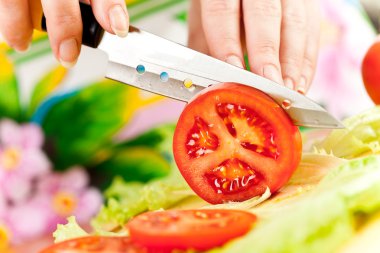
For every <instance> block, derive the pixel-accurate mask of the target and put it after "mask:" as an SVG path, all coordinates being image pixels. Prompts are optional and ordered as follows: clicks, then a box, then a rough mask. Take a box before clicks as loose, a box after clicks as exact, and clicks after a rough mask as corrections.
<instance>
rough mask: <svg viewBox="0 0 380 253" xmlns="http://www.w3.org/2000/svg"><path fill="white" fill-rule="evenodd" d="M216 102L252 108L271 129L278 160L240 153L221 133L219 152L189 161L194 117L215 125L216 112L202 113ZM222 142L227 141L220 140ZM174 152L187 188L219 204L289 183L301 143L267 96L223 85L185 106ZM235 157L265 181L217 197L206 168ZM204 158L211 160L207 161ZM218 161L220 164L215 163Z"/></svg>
mask: <svg viewBox="0 0 380 253" xmlns="http://www.w3.org/2000/svg"><path fill="white" fill-rule="evenodd" d="M216 100H218V101H216ZM217 102H218V103H224V102H225V103H232V104H236V105H241V106H245V107H247V108H252V109H253V111H255V113H257V114H258V115H259V116H260V117H261V118H263V120H264V121H266V122H268V124H269V125H270V126H271V127H272V128H273V132H274V134H275V136H276V144H277V146H278V148H279V150H280V151H281V155H280V156H279V158H278V159H277V160H276V161H275V162H274V160H273V159H272V161H270V159H266V158H263V157H258V156H257V155H255V154H252V152H249V151H240V150H241V149H239V148H237V146H238V144H236V143H235V141H234V140H230V137H227V136H226V134H221V135H219V141H220V142H221V144H220V145H219V146H218V150H216V151H214V152H213V153H211V154H207V155H204V157H202V159H191V158H190V157H189V156H188V155H187V154H188V153H187V152H188V151H187V147H186V142H187V136H188V132H189V129H191V128H192V125H193V124H194V117H195V116H197V115H202V116H203V119H204V120H205V121H207V123H209V124H215V125H218V122H219V123H220V120H218V119H217V118H218V115H217V113H215V112H214V111H213V110H212V109H211V110H209V112H207V113H204V112H202V111H203V110H205V108H212V107H213V106H215V104H216V103H217ZM215 128H218V126H217V127H215ZM219 128H220V127H219ZM214 130H215V129H214ZM224 139H227V140H230V141H223V140H224ZM223 142H224V143H223ZM173 150H174V158H175V161H176V163H177V166H178V168H179V170H180V172H181V174H182V175H183V177H184V178H185V180H186V181H187V182H188V184H189V185H190V187H191V188H192V189H193V190H194V191H195V192H196V193H197V194H198V195H199V196H200V197H201V198H203V199H204V200H206V201H207V202H209V203H212V204H219V203H223V202H228V201H244V200H247V199H250V198H252V197H254V196H257V195H261V194H263V193H264V192H265V190H266V188H267V187H269V188H270V190H271V192H272V193H273V192H275V191H277V190H278V189H280V188H281V187H282V186H283V185H284V184H285V183H286V182H287V181H288V180H289V178H290V176H291V175H292V173H293V171H294V170H295V169H296V168H297V166H298V164H299V162H300V159H301V154H302V142H301V135H300V133H299V130H298V128H297V127H296V126H294V125H293V123H292V121H291V119H290V118H289V117H288V115H287V114H286V113H285V112H284V110H283V109H282V108H281V107H280V106H279V105H278V104H277V103H275V102H274V101H273V100H272V99H271V98H270V97H269V96H267V95H266V94H264V93H263V92H261V91H258V90H256V89H254V88H251V87H248V86H245V85H240V84H236V83H223V84H218V85H213V86H212V87H210V88H208V89H205V90H204V91H202V92H200V93H199V94H198V95H197V96H196V97H194V98H193V99H192V100H191V101H190V102H189V104H188V105H187V106H186V107H185V109H184V111H183V113H182V114H181V116H180V118H179V121H178V124H177V127H176V131H175V133H174V140H173ZM236 155H238V156H239V159H240V160H242V162H244V163H246V164H248V165H252V166H251V167H252V168H255V169H256V171H258V172H259V173H261V174H262V175H263V177H264V180H263V181H261V182H260V183H258V184H257V185H256V186H255V187H251V188H250V189H249V190H246V191H240V192H239V193H236V194H228V195H226V194H220V193H219V194H218V193H217V192H216V191H215V189H213V187H211V186H210V184H209V183H208V182H207V180H206V179H205V177H204V175H203V173H205V170H206V169H211V168H212V167H215V166H217V165H218V164H220V163H221V162H222V161H224V160H223V159H231V158H233V157H234V156H236ZM207 156H209V157H210V159H207ZM217 160H220V161H219V162H218V163H216V161H217ZM255 166H256V167H255Z"/></svg>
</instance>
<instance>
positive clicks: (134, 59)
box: [31, 1, 344, 128]
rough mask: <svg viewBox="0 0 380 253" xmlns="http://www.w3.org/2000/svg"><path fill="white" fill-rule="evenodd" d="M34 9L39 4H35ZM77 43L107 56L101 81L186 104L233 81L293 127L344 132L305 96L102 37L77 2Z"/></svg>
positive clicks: (150, 42)
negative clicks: (267, 100) (274, 106)
mask: <svg viewBox="0 0 380 253" xmlns="http://www.w3.org/2000/svg"><path fill="white" fill-rule="evenodd" d="M31 3H32V4H31V8H32V13H33V26H34V27H35V28H36V29H38V30H44V31H46V20H45V17H44V15H43V13H42V8H41V6H40V1H31ZM38 4H39V5H38ZM80 5H81V15H82V22H83V37H82V44H83V45H85V46H89V47H92V48H96V49H99V50H102V51H104V52H105V53H106V54H107V55H108V64H107V70H106V78H109V79H113V80H116V81H119V82H122V83H125V84H128V85H131V86H134V87H137V88H139V89H143V90H146V91H149V92H153V93H156V94H160V95H163V96H166V97H170V98H173V99H177V100H181V101H185V102H188V101H189V100H191V99H192V97H194V95H195V94H197V93H198V92H200V91H201V90H203V89H204V88H207V87H209V86H210V85H213V84H217V83H222V82H235V83H241V84H244V85H247V86H251V87H253V88H256V89H258V90H261V91H263V92H265V93H266V94H267V95H269V96H270V97H272V99H274V100H275V101H276V102H277V103H278V104H279V105H281V106H282V107H283V108H284V109H285V110H286V112H287V113H288V115H289V116H290V118H291V119H292V121H293V123H294V124H295V125H298V126H305V127H314V128H343V127H344V126H343V125H342V123H341V122H340V121H338V120H337V119H335V118H334V117H333V116H331V115H330V114H329V113H328V112H327V111H326V110H325V109H323V108H322V107H321V106H320V105H318V104H317V103H315V102H314V101H312V100H310V99H309V98H307V97H306V96H304V95H302V94H300V93H298V92H295V91H293V90H291V89H289V88H287V87H285V86H282V85H279V84H277V83H275V82H273V81H271V80H268V79H266V78H264V77H261V76H258V75H256V74H253V73H252V72H249V71H246V70H244V69H240V68H238V67H235V66H233V65H230V64H228V63H225V62H223V61H220V60H217V59H215V58H212V57H210V56H208V55H205V54H202V53H199V52H197V51H194V50H191V49H189V48H187V47H185V46H182V45H179V44H177V43H174V42H172V41H169V40H166V39H164V38H161V37H159V36H156V35H154V34H151V33H148V32H146V31H143V30H140V29H138V28H135V27H133V26H130V29H129V34H128V36H127V37H126V38H119V37H117V36H116V35H113V34H110V33H107V32H105V31H104V30H103V28H102V27H101V26H100V25H99V23H98V22H97V21H96V18H95V16H94V14H93V12H92V9H91V6H89V5H86V4H83V3H80Z"/></svg>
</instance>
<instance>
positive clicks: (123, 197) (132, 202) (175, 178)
mask: <svg viewBox="0 0 380 253" xmlns="http://www.w3.org/2000/svg"><path fill="white" fill-rule="evenodd" d="M104 195H105V197H106V198H107V199H108V200H107V203H106V205H104V206H103V207H102V209H101V210H100V212H99V214H98V215H97V217H95V218H94V219H93V220H92V223H91V224H92V226H93V227H94V228H95V229H96V230H97V231H114V230H115V229H120V228H122V227H123V226H124V225H125V224H126V223H127V221H128V220H129V219H131V218H132V217H134V216H135V215H137V214H139V213H141V212H144V211H151V210H158V209H161V208H168V207H170V206H172V205H174V204H176V203H178V202H179V201H181V200H183V199H185V198H187V197H189V196H193V195H194V193H193V192H192V191H191V190H190V188H189V186H188V185H187V183H186V182H185V180H184V179H183V178H182V177H181V175H179V173H178V172H177V173H175V172H174V171H173V172H172V173H171V174H170V175H169V176H167V177H164V178H160V179H156V180H153V181H150V182H148V183H146V184H142V183H136V182H125V181H124V180H123V179H122V178H120V177H119V178H116V179H115V181H114V182H113V184H112V185H111V187H110V188H109V189H108V190H106V192H105V193H104Z"/></svg>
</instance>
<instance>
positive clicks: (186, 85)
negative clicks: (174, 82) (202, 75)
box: [183, 78, 193, 88]
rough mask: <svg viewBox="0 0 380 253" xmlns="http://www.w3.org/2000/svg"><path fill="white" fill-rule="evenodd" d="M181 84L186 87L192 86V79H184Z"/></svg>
mask: <svg viewBox="0 0 380 253" xmlns="http://www.w3.org/2000/svg"><path fill="white" fill-rule="evenodd" d="M183 85H184V86H185V87H186V88H191V86H193V81H192V80H191V79H188V78H187V79H185V80H184V81H183Z"/></svg>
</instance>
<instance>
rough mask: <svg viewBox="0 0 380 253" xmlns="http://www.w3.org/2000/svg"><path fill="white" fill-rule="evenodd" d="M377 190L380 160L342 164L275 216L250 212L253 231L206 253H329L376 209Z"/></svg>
mask: <svg viewBox="0 0 380 253" xmlns="http://www.w3.org/2000/svg"><path fill="white" fill-rule="evenodd" d="M379 191H380V156H376V155H374V156H368V157H364V158H360V159H355V160H350V161H347V162H346V163H344V164H343V165H341V166H339V167H337V168H335V169H333V170H331V171H330V172H329V173H328V174H327V176H326V177H324V179H323V180H322V181H321V182H320V183H319V184H318V185H317V186H316V187H315V188H314V189H313V190H312V191H309V192H307V193H306V194H304V197H303V198H301V199H299V200H298V201H297V202H296V203H293V204H292V205H290V206H289V208H287V209H282V210H281V214H280V215H272V216H270V217H265V216H260V213H261V211H263V208H260V206H259V207H257V208H253V209H251V211H253V212H255V211H258V212H257V214H258V215H259V218H261V219H260V220H261V221H260V222H258V224H257V225H256V226H255V227H254V228H253V230H252V231H251V232H249V233H248V234H247V235H246V236H244V237H242V238H240V239H237V240H234V241H232V242H230V243H228V244H227V245H225V246H224V247H222V248H218V249H214V250H212V251H211V252H215V253H216V252H218V253H220V252H243V253H244V252H260V253H266V252H268V253H269V252H300V253H302V252H308V253H313V252H334V251H336V250H338V249H339V248H340V247H341V246H342V245H343V244H344V243H346V242H347V241H349V240H350V239H351V238H353V237H354V235H355V234H356V231H357V228H358V224H359V223H358V220H360V219H359V217H360V218H362V217H363V215H364V216H365V215H372V214H374V213H376V212H378V211H379V210H380V194H379ZM266 208H276V205H271V206H267V207H266ZM260 209H261V211H260Z"/></svg>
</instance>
